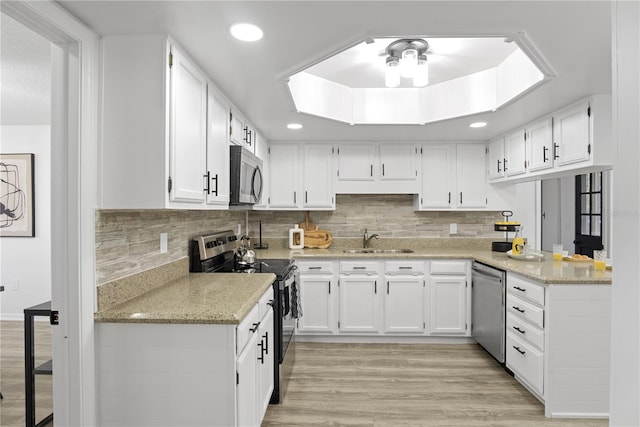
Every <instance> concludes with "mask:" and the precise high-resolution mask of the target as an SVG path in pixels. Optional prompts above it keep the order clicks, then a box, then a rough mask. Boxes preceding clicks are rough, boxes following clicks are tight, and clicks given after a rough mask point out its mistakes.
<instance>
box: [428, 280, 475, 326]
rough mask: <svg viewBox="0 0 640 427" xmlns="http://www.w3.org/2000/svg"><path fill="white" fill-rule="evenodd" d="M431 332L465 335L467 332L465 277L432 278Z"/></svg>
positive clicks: (430, 299)
mask: <svg viewBox="0 0 640 427" xmlns="http://www.w3.org/2000/svg"><path fill="white" fill-rule="evenodd" d="M429 287H430V298H429V301H430V310H429V311H430V319H429V320H430V321H429V325H430V331H431V333H432V334H453V335H464V334H465V333H466V331H467V321H466V317H467V315H466V313H467V298H466V295H467V292H466V288H467V279H466V277H465V276H446V275H443V276H431V280H430V283H429Z"/></svg>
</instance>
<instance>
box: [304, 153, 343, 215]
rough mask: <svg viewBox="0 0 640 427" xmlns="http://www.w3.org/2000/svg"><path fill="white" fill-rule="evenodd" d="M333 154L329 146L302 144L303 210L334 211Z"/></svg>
mask: <svg viewBox="0 0 640 427" xmlns="http://www.w3.org/2000/svg"><path fill="white" fill-rule="evenodd" d="M333 153H334V148H333V147H332V146H331V145H327V144H302V186H303V191H304V200H303V201H302V207H303V208H304V209H316V208H330V209H335V193H334V190H333V183H334V168H333Z"/></svg>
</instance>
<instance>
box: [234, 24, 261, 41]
mask: <svg viewBox="0 0 640 427" xmlns="http://www.w3.org/2000/svg"><path fill="white" fill-rule="evenodd" d="M229 31H231V35H232V36H233V37H235V38H237V39H238V40H242V41H244V42H255V41H258V40H260V39H261V38H262V30H261V29H260V28H258V27H256V26H255V25H253V24H247V23H246V22H241V23H238V24H233V25H232V26H231V28H230V29H229Z"/></svg>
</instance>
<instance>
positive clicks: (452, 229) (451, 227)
mask: <svg viewBox="0 0 640 427" xmlns="http://www.w3.org/2000/svg"><path fill="white" fill-rule="evenodd" d="M449 234H458V224H456V223H455V222H452V223H451V224H449Z"/></svg>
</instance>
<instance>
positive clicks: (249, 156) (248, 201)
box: [229, 145, 262, 206]
mask: <svg viewBox="0 0 640 427" xmlns="http://www.w3.org/2000/svg"><path fill="white" fill-rule="evenodd" d="M230 158H231V163H230V168H229V169H230V173H231V179H230V180H229V181H230V189H229V190H230V191H229V205H231V206H240V205H254V204H256V203H259V202H260V198H261V197H262V160H260V159H259V158H258V157H256V156H255V155H254V154H253V153H251V152H250V151H249V150H247V149H246V148H244V147H242V146H239V145H232V146H231V147H230Z"/></svg>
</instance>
